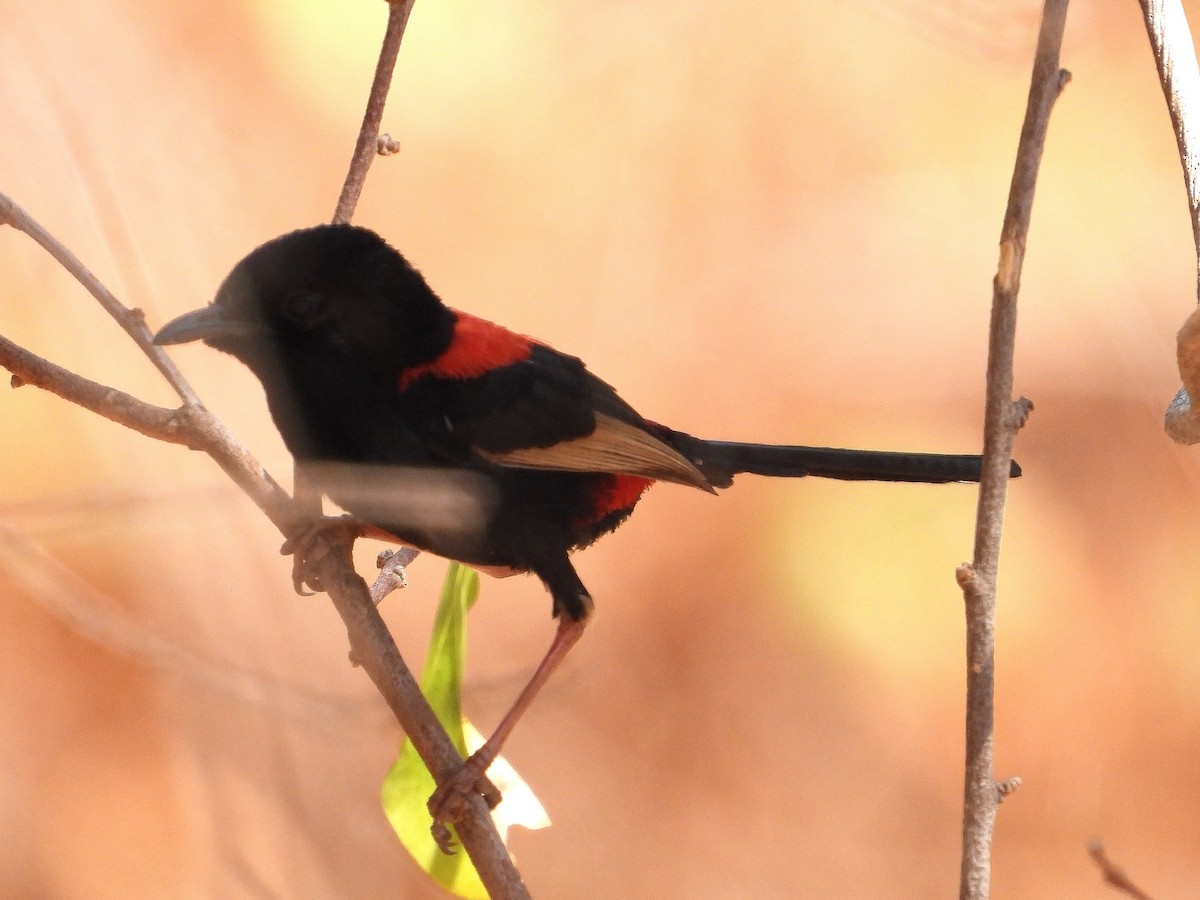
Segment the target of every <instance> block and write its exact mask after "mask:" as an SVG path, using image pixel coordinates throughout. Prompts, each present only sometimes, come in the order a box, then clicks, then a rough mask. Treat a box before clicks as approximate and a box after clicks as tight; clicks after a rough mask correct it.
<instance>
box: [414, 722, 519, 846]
mask: <svg viewBox="0 0 1200 900" xmlns="http://www.w3.org/2000/svg"><path fill="white" fill-rule="evenodd" d="M495 758H496V754H495V753H494V752H492V751H491V750H490V749H489V748H488V746H487V745H486V744H485V745H484V746H482V747H480V748H479V749H478V750H477V751H476V752H475V753H473V754H472V755H471V756H470V757H468V758H467V759H466V760H465V761H464V762H463V764H462V765H461V766H459V767H458V768H457V769H455V770H454V771H453V772H451V773H450V774H449V775H447V776H446V777H445V778H443V779H442V781H441V783H440V784H439V785H438V786H437V790H435V791H434V792H433V796H432V797H430V798H429V804H428V808H429V814H430V815H431V816H433V825H432V827H431V828H430V831H431V832H432V833H433V839H434V840H435V841H437V845H438V847H440V848H441V850H442V852H443V853H446V854H453V853H454V837H453V835H451V833H450V829H449V828H448V827H447V826H448V825H453V824H456V823H458V822H461V821H462V820H463V819H464V818H465V817H466V816H467V812H468V809H467V801H468V800H469V799H470V797H471V795H472V794H479V795H480V796H481V797H483V799H484V802H485V803H487V805H488V809H495V808H496V805H497V804H499V802H500V800H501V799H502V798H501V796H500V791H499V790H498V789H497V788H496V786H495V785H494V784H492V782H491V779H489V778H488V777H487V775H485V774H484V773H485V772H486V771H487V768H488V766H490V765H491V764H492V760H494V759H495Z"/></svg>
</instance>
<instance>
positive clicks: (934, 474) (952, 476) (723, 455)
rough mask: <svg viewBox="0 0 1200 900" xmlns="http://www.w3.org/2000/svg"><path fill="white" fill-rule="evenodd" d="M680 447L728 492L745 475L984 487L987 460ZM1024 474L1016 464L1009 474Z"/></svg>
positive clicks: (713, 444)
mask: <svg viewBox="0 0 1200 900" xmlns="http://www.w3.org/2000/svg"><path fill="white" fill-rule="evenodd" d="M673 437H674V438H675V439H676V440H675V441H674V443H675V444H676V446H677V447H678V448H679V450H680V452H681V453H683V455H684V456H686V457H687V458H688V459H689V460H691V461H692V462H693V463H695V465H696V467H697V468H698V469H700V471H701V472H703V473H704V476H705V477H706V478H707V479H708V480H709V481H710V482H711V483H712V484H713V485H714V486H716V487H727V486H728V485H729V484H730V482H732V480H733V476H734V475H737V474H739V473H741V472H747V473H751V474H754V475H772V476H778V477H785V478H799V477H802V476H805V475H815V476H818V477H820V478H837V479H840V480H843V481H907V482H920V483H924V484H942V483H946V482H952V481H968V482H969V481H979V477H980V470H981V467H982V461H981V458H980V457H978V456H972V455H961V454H944V453H904V452H895V451H888V450H840V449H836V448H832V447H799V446H783V445H775V444H743V443H738V442H734V441H705V440H700V439H699V438H693V437H691V436H690V435H683V434H679V433H676V434H675V435H673ZM1009 474H1010V475H1011V476H1012V477H1013V478H1016V477H1017V476H1019V475H1020V474H1021V467H1020V466H1019V465H1017V463H1016V462H1015V461H1014V462H1013V463H1012V468H1011V470H1010V473H1009Z"/></svg>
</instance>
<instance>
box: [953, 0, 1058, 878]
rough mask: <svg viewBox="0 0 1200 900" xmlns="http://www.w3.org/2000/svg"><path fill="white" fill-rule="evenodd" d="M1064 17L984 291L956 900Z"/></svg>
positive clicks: (986, 741)
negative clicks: (1035, 214)
mask: <svg viewBox="0 0 1200 900" xmlns="http://www.w3.org/2000/svg"><path fill="white" fill-rule="evenodd" d="M1066 16H1067V0H1046V4H1045V7H1044V9H1043V12H1042V25H1041V30H1040V32H1039V34H1038V45H1037V52H1036V55H1035V57H1034V62H1033V75H1032V78H1031V79H1030V85H1029V99H1028V102H1027V104H1026V109H1025V121H1024V124H1023V125H1022V127H1021V138H1020V141H1019V143H1018V145H1017V158H1016V162H1015V164H1014V166H1013V178H1012V184H1011V186H1010V189H1009V195H1008V208H1007V209H1006V211H1005V214H1004V225H1003V227H1002V228H1001V232H1000V262H999V266H998V268H997V271H996V277H995V280H994V282H993V285H992V316H991V324H990V326H989V333H988V362H987V393H986V401H985V407H984V419H983V432H984V433H983V473H982V477H981V479H980V484H979V505H978V509H977V511H976V519H975V550H974V557H973V561H972V563H971V564H970V565H969V566H968V565H964V566H962V567H961V568H960V569H959V571H958V573H957V575H958V581H959V584H960V585H961V586H962V590H963V598H964V600H965V603H966V619H967V716H966V771H965V778H964V785H963V843H962V864H961V872H960V882H959V897H960V898H964V900H965V898H971V900H982V898H985V897H987V896H988V889H989V883H990V880H991V846H992V832H993V829H994V827H995V822H996V808H997V806H998V805H999V802H1000V797H1001V793H1000V791H999V790H998V788H997V785H996V782H995V778H994V775H993V766H992V732H993V728H994V700H995V698H994V694H995V639H996V634H995V631H996V576H997V573H998V571H999V567H1000V536H1001V533H1002V530H1003V526H1004V504H1005V499H1006V495H1007V490H1008V477H1009V466H1010V463H1011V461H1012V451H1013V442H1014V441H1015V439H1016V434H1017V431H1018V429H1020V428H1021V426H1022V425H1024V423H1025V419H1026V418H1027V417H1028V415H1029V412H1030V410H1031V409H1032V408H1033V405H1032V404H1031V403H1030V402H1029V401H1028V400H1026V399H1025V398H1021V399H1020V400H1018V401H1016V402H1015V403H1014V402H1013V399H1012V390H1013V357H1014V352H1015V346H1016V331H1017V294H1018V292H1019V290H1020V286H1021V269H1022V265H1023V263H1024V260H1025V242H1026V238H1027V236H1028V233H1029V220H1030V216H1031V214H1032V211H1033V195H1034V188H1035V186H1036V184H1037V174H1038V168H1039V165H1040V163H1041V158H1042V148H1043V147H1044V146H1045V141H1046V130H1047V127H1048V126H1049V122H1050V112H1051V110H1052V108H1053V107H1054V101H1055V100H1056V99H1057V98H1058V95H1059V94H1060V93H1061V92H1062V90H1063V88H1064V87H1065V86H1066V84H1067V82H1068V80H1069V79H1070V74H1069V73H1068V72H1066V71H1064V70H1061V69H1059V67H1058V59H1059V52H1060V48H1061V46H1062V37H1063V29H1064V27H1065V23H1066Z"/></svg>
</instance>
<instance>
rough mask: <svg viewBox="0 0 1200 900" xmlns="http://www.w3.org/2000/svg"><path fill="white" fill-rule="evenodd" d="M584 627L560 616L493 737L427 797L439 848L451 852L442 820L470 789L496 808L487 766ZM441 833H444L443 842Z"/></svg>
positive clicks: (448, 819) (456, 812)
mask: <svg viewBox="0 0 1200 900" xmlns="http://www.w3.org/2000/svg"><path fill="white" fill-rule="evenodd" d="M586 626H587V619H579V620H576V619H572V618H570V617H568V616H565V615H564V616H560V617H559V620H558V631H556V632H555V634H554V640H553V642H552V643H551V644H550V649H549V650H547V651H546V655H545V656H544V657H543V658H542V661H541V663H539V664H538V667H537V669H536V671H534V673H533V677H532V678H530V679H529V683H528V684H527V685H525V688H524V690H522V691H521V693H520V694H519V695H518V696H517V699H516V701H515V702H514V703H513V705H512V708H511V709H510V710H509V711H508V713H507V714H505V716H504V718H503V719H501V720H500V724H499V725H497V726H496V730H495V731H494V732H492V736H491V737H489V738H488V739H487V741H485V742H484V745H483V746H482V747H480V748H479V749H478V750H476V751H475V752H474V753H472V754H471V756H470V758H468V759H467V760H466V761H464V762H463V764H462V768H460V769H458V770H457V771H455V772H453V773H452V774H451V775H450V776H449V777H448V778H446V779H444V780H443V781H442V783H441V784H439V785H438V787H437V790H435V791H434V792H433V796H432V797H430V798H429V812H430V815H432V816H433V820H434V836H435V837H437V838H438V843H439V844H440V845H441V846H442V850H444V851H446V852H450V851H449V850H448V849H447V848H448V846H449V832H448V831H446V829H445V827H444V826H443V825H442V823H444V822H454V821H456V819H457V817H458V815H459V814H460V812H461V807H462V800H463V798H465V797H466V796H467V795H468V794H470V793H471V792H472V791H477V792H478V793H480V794H482V795H483V797H484V799H486V800H487V802H488V806H490V807H492V808H495V806H496V804H497V803H499V802H500V799H501V797H500V792H499V791H497V790H496V788H495V786H494V785H493V784H492V783H491V782H490V781H488V780H487V778H486V777H485V776H484V773H485V772H486V771H487V768H488V766H490V765H491V764H492V762H493V761H494V760H495V759H496V756H497V755H498V754H499V753H500V748H501V747H503V746H504V742H505V741H506V740H508V736H509V735H510V734H511V733H512V730H513V728H514V727H515V726H516V724H517V722H519V721H520V719H521V716H523V715H524V714H525V711H526V710H527V709H529V706H530V704H532V703H533V698H534V697H536V696H537V694H538V691H540V690H541V689H542V686H543V685H545V683H546V682H547V681H549V680H550V676H551V675H553V674H554V670H555V669H557V668H558V666H559V664H560V663H561V662H562V661H563V660H564V659H565V658H566V656H567V654H568V653H569V652H570V651H571V648H572V647H574V646H575V644H576V643H577V642H578V641H579V638H580V637H581V636H582V635H583V630H584V628H585V627H586ZM441 835H445V842H443V840H442V837H441Z"/></svg>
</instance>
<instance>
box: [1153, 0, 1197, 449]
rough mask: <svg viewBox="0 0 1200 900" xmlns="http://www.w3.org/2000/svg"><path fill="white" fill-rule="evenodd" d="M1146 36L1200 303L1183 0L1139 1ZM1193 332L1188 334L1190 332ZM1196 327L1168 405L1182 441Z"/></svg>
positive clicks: (1184, 345)
mask: <svg viewBox="0 0 1200 900" xmlns="http://www.w3.org/2000/svg"><path fill="white" fill-rule="evenodd" d="M1139 2H1140V4H1141V7H1142V17H1143V19H1144V20H1145V22H1146V34H1147V35H1148V36H1149V38H1150V49H1151V50H1152V51H1153V52H1154V63H1155V66H1156V67H1157V69H1158V80H1159V83H1160V84H1161V85H1162V89H1163V96H1164V97H1166V100H1167V109H1168V110H1169V111H1170V113H1171V126H1172V128H1173V129H1174V131H1175V143H1176V145H1177V146H1178V148H1179V161H1180V163H1181V164H1182V165H1183V183H1184V187H1185V188H1186V189H1187V200H1188V213H1189V217H1190V218H1191V222H1192V241H1193V243H1194V244H1195V247H1196V296H1197V300H1198V301H1200V66H1198V65H1197V64H1196V47H1195V45H1194V44H1193V43H1192V33H1191V30H1190V29H1189V28H1188V21H1187V16H1186V15H1184V12H1183V5H1182V4H1181V3H1180V2H1179V0H1139ZM1185 332H1187V333H1185ZM1189 339H1191V342H1192V343H1195V342H1196V334H1195V329H1194V328H1193V329H1192V330H1191V331H1190V332H1188V329H1187V326H1186V325H1185V327H1184V331H1181V332H1180V333H1179V340H1178V344H1179V348H1178V363H1179V375H1180V379H1181V380H1182V381H1183V387H1181V388H1180V389H1179V391H1178V393H1176V394H1175V398H1174V399H1173V400H1172V401H1171V403H1170V405H1169V406H1168V407H1167V411H1166V414H1165V416H1164V417H1163V425H1164V427H1165V428H1166V431H1167V434H1168V435H1169V436H1170V437H1171V439H1172V440H1174V441H1175V442H1176V443H1179V444H1195V443H1200V413H1197V412H1196V411H1195V410H1194V409H1193V407H1192V397H1193V396H1195V394H1194V391H1195V389H1196V386H1197V385H1200V372H1198V371H1197V365H1196V364H1197V363H1198V362H1200V347H1197V346H1190V345H1189V343H1188V341H1189Z"/></svg>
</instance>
